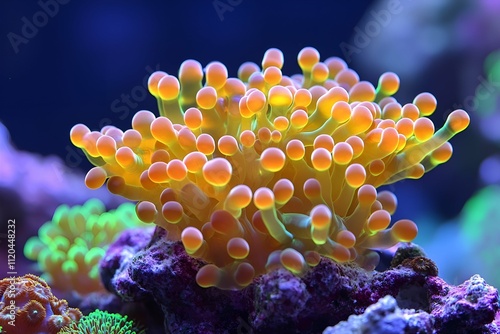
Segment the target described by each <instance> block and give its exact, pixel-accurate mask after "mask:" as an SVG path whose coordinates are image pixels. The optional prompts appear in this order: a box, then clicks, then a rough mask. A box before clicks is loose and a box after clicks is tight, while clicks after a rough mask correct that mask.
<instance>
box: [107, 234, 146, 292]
mask: <svg viewBox="0 0 500 334" xmlns="http://www.w3.org/2000/svg"><path fill="white" fill-rule="evenodd" d="M153 231H154V227H151V228H147V229H144V228H135V229H129V230H125V231H124V232H122V233H121V234H120V237H119V238H118V239H117V240H116V241H115V242H114V243H112V244H111V245H110V246H109V248H108V250H107V252H106V255H105V256H104V257H103V258H102V259H101V262H100V263H99V273H100V275H101V280H102V282H103V284H104V286H105V287H106V289H107V290H108V291H111V292H113V293H116V294H117V295H118V296H120V297H121V298H122V300H124V301H132V300H134V301H140V300H143V299H145V298H146V297H147V296H148V292H147V291H145V290H144V289H142V288H141V287H140V286H139V285H138V284H137V283H136V282H135V281H133V280H132V279H130V276H129V273H128V267H129V264H130V262H131V261H132V260H133V258H134V256H135V255H136V253H137V252H139V251H140V250H142V249H144V248H145V247H146V246H147V245H148V244H149V243H150V241H151V237H152V235H153Z"/></svg>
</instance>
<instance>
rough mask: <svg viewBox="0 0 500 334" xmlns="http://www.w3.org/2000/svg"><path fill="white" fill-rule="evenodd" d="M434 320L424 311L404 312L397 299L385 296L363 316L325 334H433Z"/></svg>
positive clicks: (354, 318)
mask: <svg viewBox="0 0 500 334" xmlns="http://www.w3.org/2000/svg"><path fill="white" fill-rule="evenodd" d="M433 325H434V319H433V318H432V316H431V315H429V314H428V313H426V312H422V311H415V310H402V309H400V308H399V307H398V304H397V302H396V299H394V297H392V296H385V297H384V298H381V299H380V300H379V301H378V302H377V303H375V304H373V305H371V306H369V307H368V308H367V309H366V311H365V313H364V314H362V315H352V316H350V317H349V319H348V320H347V321H342V322H340V323H338V324H337V325H335V326H333V327H328V328H327V329H325V331H324V332H323V334H347V333H352V334H363V333H371V334H401V333H422V334H423V333H432V332H433V328H434V326H433Z"/></svg>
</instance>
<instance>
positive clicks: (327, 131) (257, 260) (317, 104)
mask: <svg viewBox="0 0 500 334" xmlns="http://www.w3.org/2000/svg"><path fill="white" fill-rule="evenodd" d="M298 63H299V65H300V68H301V69H302V74H301V75H293V76H291V77H288V76H285V75H283V74H282V72H281V68H282V66H283V54H282V53H281V51H280V50H278V49H269V50H268V51H267V52H266V53H265V55H264V58H263V60H262V67H259V66H258V65H257V64H255V63H244V64H242V65H241V66H240V68H239V70H238V78H229V77H228V72H227V69H226V67H225V66H224V65H223V64H222V63H219V62H212V63H210V64H208V65H207V66H206V67H205V68H204V69H203V68H202V66H201V65H200V64H199V63H198V62H197V61H194V60H187V61H185V62H184V63H182V65H181V67H180V70H179V75H178V78H176V77H175V76H173V75H170V74H167V73H165V72H155V73H153V74H152V75H151V77H150V79H149V91H150V92H151V94H152V95H153V96H155V97H156V98H157V99H158V105H159V109H160V116H159V117H156V116H155V115H154V114H153V113H151V112H149V111H144V110H143V111H139V112H138V113H137V114H136V115H135V116H134V118H133V120H132V129H130V130H127V131H125V132H123V131H121V130H119V129H117V128H115V127H112V126H106V127H104V128H103V129H102V130H101V131H99V132H98V131H90V130H89V129H88V128H87V127H86V126H84V125H81V124H79V125H76V126H74V127H73V129H72V130H71V140H72V142H73V144H74V145H76V146H77V147H80V148H81V149H82V150H83V151H84V152H85V153H86V154H87V156H88V158H89V160H90V161H91V162H92V163H93V164H94V165H95V166H96V167H94V168H93V169H91V170H90V171H89V172H88V174H87V177H86V184H87V186H88V187H90V188H99V187H101V186H102V185H103V184H104V183H105V182H106V181H107V187H108V189H109V190H110V191H111V192H112V193H115V194H119V195H122V196H124V197H126V198H129V199H132V200H137V201H139V202H138V204H137V207H136V211H137V213H138V216H139V217H140V219H142V220H143V221H145V222H154V223H155V224H157V225H159V226H161V227H163V228H164V229H166V230H167V231H168V232H169V237H170V238H172V239H180V240H182V242H183V244H184V246H185V249H186V251H187V252H188V253H189V254H191V255H192V256H194V257H199V258H202V259H204V260H205V261H206V262H207V263H208V264H207V265H206V266H205V267H203V268H202V269H201V270H200V271H199V272H198V275H197V281H198V283H199V284H200V285H201V286H204V287H209V286H217V287H220V288H228V289H229V288H233V289H234V288H236V289H238V288H242V287H244V286H246V285H248V284H250V283H251V282H252V280H253V278H254V277H255V276H256V275H259V274H262V273H264V272H266V271H268V270H271V269H272V268H274V267H275V266H284V267H285V268H287V269H288V270H290V271H292V272H294V273H297V274H300V273H303V272H304V271H305V270H306V269H307V268H308V267H309V266H314V265H316V264H317V263H318V261H319V259H320V255H322V256H327V257H330V258H332V259H334V260H335V261H339V262H346V261H354V260H355V261H357V262H358V263H360V264H361V265H363V266H364V267H366V268H374V266H375V265H376V263H377V261H378V255H377V254H376V253H375V252H374V251H373V250H376V249H380V248H386V247H391V246H392V245H394V244H396V243H397V242H400V241H410V240H412V239H413V238H415V236H416V234H417V227H416V225H415V224H414V223H413V222H412V221H409V220H400V221H397V222H394V223H393V224H392V225H391V215H392V214H393V213H394V211H395V210H396V206H397V201H396V197H395V195H394V194H392V193H391V192H389V191H380V192H377V190H376V188H377V187H379V186H381V185H384V184H389V183H392V182H395V181H397V180H400V179H405V178H412V179H416V178H420V177H421V176H422V175H423V174H424V173H425V172H426V171H429V170H430V169H432V168H434V167H435V166H437V165H438V164H441V163H443V162H445V161H447V160H448V159H449V158H450V156H451V154H452V147H451V145H450V144H449V143H448V140H449V139H450V138H451V137H452V136H453V135H455V134H456V133H458V132H460V131H462V130H464V129H465V128H466V127H467V126H468V124H469V116H468V115H467V113H466V112H465V111H463V110H455V111H454V112H452V113H451V114H450V115H449V117H448V119H447V121H446V123H445V124H444V126H443V127H442V128H441V129H440V130H438V131H435V129H434V124H433V123H432V121H431V120H430V119H429V118H428V116H429V115H431V114H432V113H433V112H434V110H435V109H436V99H435V98H434V96H432V95H431V94H429V93H422V94H419V95H418V96H416V97H415V99H414V101H413V102H412V103H407V104H405V105H401V104H400V103H398V101H397V100H396V99H395V98H393V97H392V95H393V94H394V93H395V92H396V91H397V90H398V88H399V78H398V77H397V75H396V74H394V73H385V74H383V75H382V76H381V77H380V79H379V82H378V86H377V88H375V87H374V86H373V85H372V84H371V83H369V82H366V81H360V80H359V77H358V75H357V73H356V72H354V71H353V70H352V69H349V68H348V67H347V65H346V63H345V62H344V61H342V60H341V59H339V58H335V57H333V58H328V59H326V60H324V61H320V56H319V53H318V51H317V50H315V49H314V48H310V47H308V48H304V49H303V50H302V51H301V52H300V53H299V55H298Z"/></svg>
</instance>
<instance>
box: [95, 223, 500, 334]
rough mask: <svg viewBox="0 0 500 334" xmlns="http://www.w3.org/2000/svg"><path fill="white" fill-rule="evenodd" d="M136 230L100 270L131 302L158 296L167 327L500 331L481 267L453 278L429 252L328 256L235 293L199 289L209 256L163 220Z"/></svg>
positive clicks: (237, 330)
mask: <svg viewBox="0 0 500 334" xmlns="http://www.w3.org/2000/svg"><path fill="white" fill-rule="evenodd" d="M128 233H132V232H128ZM137 233H139V234H137V235H135V236H134V235H132V234H128V235H126V236H125V235H124V236H123V238H120V239H119V241H117V244H115V245H112V246H111V247H110V249H109V251H108V255H107V256H106V257H105V259H106V261H107V262H106V261H105V262H103V264H102V265H101V268H102V270H103V273H102V277H103V279H104V283H105V285H106V286H107V287H109V288H110V290H111V291H113V292H114V293H116V294H117V295H119V296H120V297H121V298H123V300H126V301H129V302H130V301H135V302H137V301H143V302H146V303H155V304H157V308H158V309H161V310H162V311H163V315H164V319H163V323H164V330H165V331H167V332H169V333H321V332H323V330H325V328H327V327H328V326H334V325H336V324H339V322H342V321H346V320H347V319H348V318H349V317H350V316H351V319H352V320H351V319H350V320H349V321H348V322H346V323H342V324H339V325H338V326H339V327H335V328H340V329H345V328H358V329H359V328H363V326H368V325H367V323H371V324H372V325H369V326H370V328H372V329H373V330H375V331H374V332H367V331H366V330H362V329H359V330H361V331H360V332H359V333H402V332H401V331H400V330H401V329H402V328H403V329H404V331H403V332H406V333H432V332H434V331H435V332H437V333H495V330H496V328H497V326H496V325H495V324H494V323H493V320H494V318H495V314H496V313H497V312H498V308H499V305H498V292H497V290H496V289H495V288H493V287H491V286H489V285H487V284H486V283H485V282H484V280H483V279H481V278H480V277H479V276H477V275H476V276H473V277H472V278H471V279H470V280H468V281H466V282H465V283H464V284H462V285H459V286H450V285H448V284H447V283H446V282H445V281H444V280H442V279H440V278H439V277H437V276H435V275H436V274H437V271H436V270H435V269H436V268H435V266H434V264H433V263H432V261H431V260H429V259H427V258H425V257H422V256H421V254H416V256H415V257H410V258H407V259H403V260H402V261H401V264H400V265H398V266H397V267H394V268H391V269H388V270H386V271H383V272H376V271H373V272H367V271H365V270H363V269H360V268H359V267H357V266H356V265H346V264H343V265H341V264H337V263H335V262H333V261H330V260H328V259H322V260H321V262H320V263H319V264H318V265H317V266H316V267H314V268H313V269H311V270H310V271H308V272H307V273H306V274H305V275H304V276H302V277H299V276H295V275H293V274H291V273H290V272H289V271H287V270H284V269H277V270H275V271H272V272H270V273H268V274H265V275H262V276H260V277H258V278H256V279H255V280H254V282H253V283H252V284H251V285H250V286H248V287H247V288H245V289H242V290H239V291H227V290H220V289H217V288H201V287H200V286H199V285H198V284H197V283H196V281H195V276H196V273H197V271H198V270H199V268H201V267H202V266H203V265H204V263H203V262H202V261H200V260H198V259H194V258H192V257H190V256H189V255H187V254H186V252H185V251H184V248H183V246H182V244H181V243H180V242H173V241H168V240H167V239H166V238H165V236H166V235H165V231H164V230H162V229H160V228H157V229H156V230H155V233H154V235H153V237H152V239H149V236H147V235H144V234H140V233H141V232H140V231H137ZM141 238H144V240H143V241H142V242H141V241H133V242H131V240H137V239H139V240H140V239H141ZM134 244H135V245H137V247H133V246H132V245H134ZM123 245H128V246H126V247H124V246H123ZM139 245H147V246H146V247H145V248H144V249H143V247H144V246H139ZM121 252H123V254H121ZM387 296H389V297H387ZM384 297H385V298H384ZM377 302H379V303H378V304H376V303H377ZM374 304H375V305H374ZM370 305H373V306H371V307H370ZM360 314H364V315H363V316H360V317H357V318H356V317H352V316H353V315H360ZM346 326H348V327H346ZM360 326H361V327H360ZM340 329H335V330H340ZM328 330H329V331H333V330H334V329H332V328H329V329H328ZM330 333H342V331H336V332H334V331H333V332H330ZM344 333H350V332H345V331H344Z"/></svg>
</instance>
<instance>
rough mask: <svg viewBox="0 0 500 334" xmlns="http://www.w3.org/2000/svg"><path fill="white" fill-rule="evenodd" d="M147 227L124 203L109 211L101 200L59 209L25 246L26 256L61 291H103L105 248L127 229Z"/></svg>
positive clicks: (131, 205)
mask: <svg viewBox="0 0 500 334" xmlns="http://www.w3.org/2000/svg"><path fill="white" fill-rule="evenodd" d="M141 226H143V227H146V226H148V225H147V224H145V223H143V222H141V221H140V220H139V218H137V215H136V213H135V205H134V204H132V203H124V204H122V205H120V206H119V207H118V208H117V209H116V210H111V211H108V212H106V208H105V206H104V204H103V203H102V202H101V201H100V200H98V199H90V200H88V201H87V202H86V203H84V204H83V205H75V206H73V207H69V206H67V205H61V206H59V207H58V208H57V209H56V210H55V212H54V216H53V218H52V220H51V221H48V222H47V223H45V224H43V225H42V226H41V227H40V229H39V230H38V236H35V237H32V238H30V239H29V240H28V241H27V242H26V245H25V247H24V254H25V256H26V257H27V258H28V259H30V260H34V261H37V262H38V265H39V267H40V270H42V271H43V272H44V274H43V275H42V277H43V278H44V279H46V280H47V281H48V282H50V284H51V286H52V287H55V288H57V289H59V290H60V291H68V292H70V291H74V292H77V293H79V294H80V295H85V294H88V293H91V292H96V291H101V290H103V289H104V288H103V286H102V284H101V282H100V277H99V261H100V260H101V259H102V258H103V256H104V254H105V253H106V249H107V247H108V245H109V244H110V243H112V242H113V241H114V240H115V239H116V238H117V237H118V235H119V234H120V233H121V232H122V231H124V230H125V229H129V228H133V227H141Z"/></svg>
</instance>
